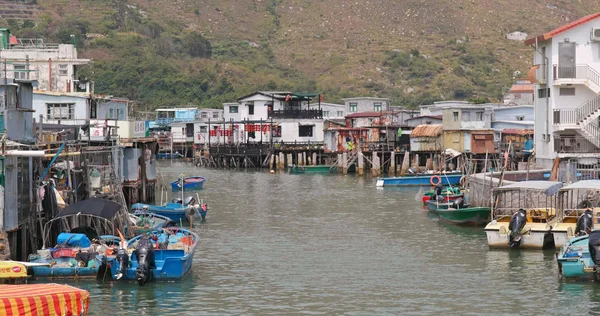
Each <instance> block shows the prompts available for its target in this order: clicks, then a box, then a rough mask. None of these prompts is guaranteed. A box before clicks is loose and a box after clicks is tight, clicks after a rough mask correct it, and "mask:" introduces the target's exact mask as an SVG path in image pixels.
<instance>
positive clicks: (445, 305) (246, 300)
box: [70, 163, 600, 315]
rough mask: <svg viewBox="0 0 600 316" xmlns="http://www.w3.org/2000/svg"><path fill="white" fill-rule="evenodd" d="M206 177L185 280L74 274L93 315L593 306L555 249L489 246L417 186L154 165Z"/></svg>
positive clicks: (470, 311) (599, 292)
mask: <svg viewBox="0 0 600 316" xmlns="http://www.w3.org/2000/svg"><path fill="white" fill-rule="evenodd" d="M161 170H162V172H163V174H164V177H165V180H167V181H168V180H170V179H175V178H177V177H178V176H179V174H181V173H182V172H183V173H185V174H187V175H194V174H200V175H204V176H206V177H207V178H208V180H207V182H206V184H205V188H204V190H203V191H201V197H203V198H204V199H205V201H206V202H207V203H209V205H210V207H211V209H210V211H209V214H208V217H207V222H206V223H205V224H203V225H201V226H195V227H194V230H195V231H196V232H197V233H198V234H199V235H200V239H201V241H200V243H199V245H198V248H197V249H196V255H195V257H194V265H193V268H192V272H191V274H189V275H188V276H187V278H186V280H184V281H182V282H177V283H175V282H173V283H156V284H150V285H148V286H144V287H139V286H137V285H135V284H122V283H106V284H102V283H98V282H95V281H85V282H84V281H81V282H72V283H70V284H73V285H75V286H78V287H81V288H84V289H87V290H88V291H89V292H90V294H91V296H92V299H91V304H90V306H91V307H90V308H91V311H90V312H91V315H131V314H132V313H133V314H135V315H166V314H172V315H175V313H177V314H182V315H241V314H244V315H249V314H250V315H252V314H255V315H258V314H260V315H282V314H303V315H334V314H345V315H398V314H412V315H436V314H454V315H455V314H460V315H481V314H490V315H492V314H493V315H514V314H535V315H539V314H545V315H564V314H567V313H568V314H583V313H586V314H588V313H590V314H596V313H597V314H600V286H598V285H596V284H594V283H565V282H562V281H560V280H559V275H558V270H557V264H556V261H555V259H554V252H553V251H544V252H543V251H498V250H494V251H490V250H488V247H487V244H486V240H485V233H484V232H483V230H482V229H481V228H461V227H456V226H452V225H449V224H444V223H441V222H438V220H437V218H435V217H433V216H431V215H429V213H428V212H427V211H426V210H423V208H422V207H421V205H420V201H416V200H415V194H416V193H417V191H418V189H404V188H392V189H387V188H386V189H378V188H376V187H375V185H374V180H372V179H369V178H361V177H355V176H347V177H343V176H331V175H289V174H274V175H271V174H269V173H266V172H240V171H222V170H221V171H219V170H207V169H194V168H192V167H187V166H186V165H184V164H173V165H170V164H168V163H167V164H164V165H162V166H161Z"/></svg>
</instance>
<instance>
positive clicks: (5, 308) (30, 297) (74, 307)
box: [0, 284, 90, 315]
mask: <svg viewBox="0 0 600 316" xmlns="http://www.w3.org/2000/svg"><path fill="white" fill-rule="evenodd" d="M89 305H90V293H89V292H88V291H86V290H81V289H78V288H76V287H72V286H69V285H61V284H27V285H2V286H1V287H0V314H2V315H10V314H16V313H15V312H17V311H18V314H19V315H87V313H88V308H89Z"/></svg>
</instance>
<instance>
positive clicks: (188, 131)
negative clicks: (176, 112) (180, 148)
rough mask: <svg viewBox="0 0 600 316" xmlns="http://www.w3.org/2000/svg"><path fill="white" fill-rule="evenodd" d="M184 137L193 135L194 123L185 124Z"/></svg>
mask: <svg viewBox="0 0 600 316" xmlns="http://www.w3.org/2000/svg"><path fill="white" fill-rule="evenodd" d="M185 137H194V123H187V124H185Z"/></svg>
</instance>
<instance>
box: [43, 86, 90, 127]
mask: <svg viewBox="0 0 600 316" xmlns="http://www.w3.org/2000/svg"><path fill="white" fill-rule="evenodd" d="M59 103H64V104H69V103H72V104H73V105H74V106H73V118H72V119H73V120H85V119H87V118H89V113H88V112H89V109H88V98H87V97H85V96H81V95H78V96H74V95H67V94H51V93H44V92H34V93H33V109H34V110H35V113H33V115H34V117H35V118H36V120H38V119H39V116H40V114H41V115H43V116H44V120H47V119H48V104H59Z"/></svg>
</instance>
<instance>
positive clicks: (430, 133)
mask: <svg viewBox="0 0 600 316" xmlns="http://www.w3.org/2000/svg"><path fill="white" fill-rule="evenodd" d="M440 135H442V124H423V125H419V126H417V127H415V128H414V129H413V130H412V132H410V137H438V136H440Z"/></svg>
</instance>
